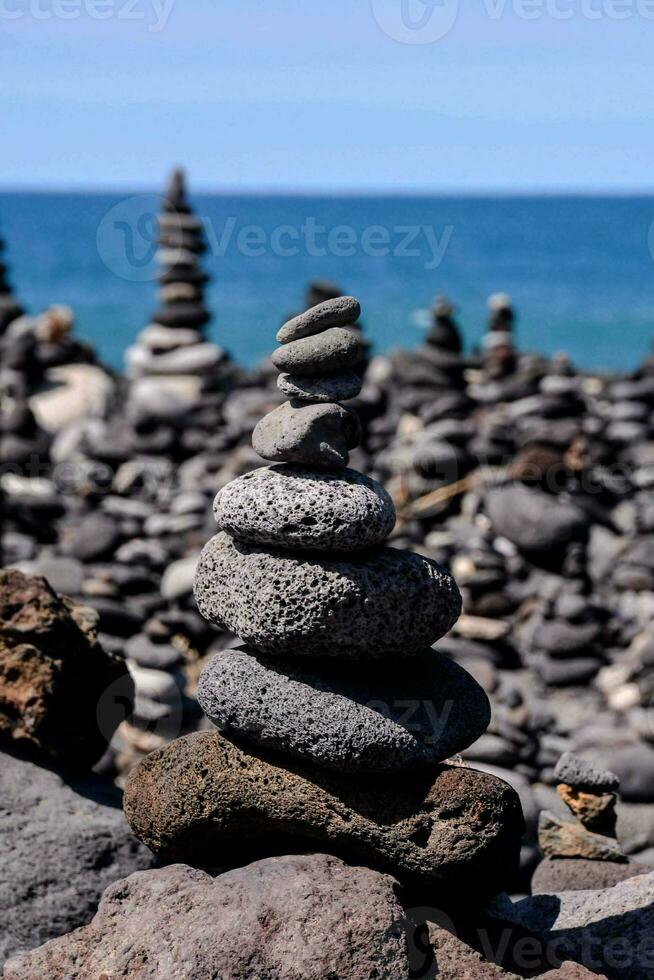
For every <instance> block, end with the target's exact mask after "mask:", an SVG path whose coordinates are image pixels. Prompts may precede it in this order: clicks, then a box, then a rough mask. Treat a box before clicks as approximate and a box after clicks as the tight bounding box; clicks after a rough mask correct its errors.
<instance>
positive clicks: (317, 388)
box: [277, 371, 361, 402]
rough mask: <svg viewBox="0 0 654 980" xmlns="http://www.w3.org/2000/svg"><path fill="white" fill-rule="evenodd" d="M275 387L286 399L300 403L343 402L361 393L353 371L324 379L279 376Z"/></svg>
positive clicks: (357, 376) (359, 384) (359, 383)
mask: <svg viewBox="0 0 654 980" xmlns="http://www.w3.org/2000/svg"><path fill="white" fill-rule="evenodd" d="M277 387H278V388H279V390H280V391H281V392H283V393H284V394H285V395H286V397H287V398H290V399H292V400H295V401H300V402H344V401H347V399H348V398H356V396H357V395H358V394H359V392H360V391H361V378H360V377H359V375H358V374H355V373H354V371H341V373H340V374H331V375H327V376H326V377H324V378H307V377H303V376H302V375H300V374H280V375H279V377H278V378H277Z"/></svg>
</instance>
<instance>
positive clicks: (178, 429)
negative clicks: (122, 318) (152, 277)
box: [125, 170, 233, 456]
mask: <svg viewBox="0 0 654 980" xmlns="http://www.w3.org/2000/svg"><path fill="white" fill-rule="evenodd" d="M158 245H159V248H158V251H157V256H156V257H157V260H158V261H159V263H160V266H161V273H160V275H159V287H160V288H159V300H160V306H159V308H158V309H157V310H156V311H155V312H154V313H153V314H152V318H151V322H150V324H149V325H148V326H147V327H146V328H145V329H144V330H142V331H141V333H140V334H139V335H138V338H137V342H136V344H134V345H133V346H132V347H130V348H129V349H128V350H127V352H126V355H125V357H126V363H127V373H128V375H129V376H130V377H131V378H132V379H133V381H132V384H131V386H130V391H129V402H130V410H131V416H132V420H133V422H134V427H135V434H134V441H135V445H134V448H135V449H136V450H138V451H143V452H155V453H158V452H169V453H173V454H174V453H175V452H177V453H179V454H180V455H182V456H186V455H189V454H191V453H193V452H196V451H198V449H200V448H202V447H204V446H206V440H207V431H206V430H207V429H209V428H212V429H214V430H215V428H216V422H217V421H220V408H221V405H222V402H223V400H224V395H225V391H226V390H229V388H230V387H231V383H232V381H233V367H232V365H231V362H230V360H229V358H228V356H227V354H226V353H225V351H224V350H223V349H222V348H221V347H219V346H218V345H217V344H214V343H211V342H209V341H207V340H206V338H205V336H204V328H205V327H206V325H207V324H208V323H209V321H210V319H211V315H210V313H209V311H208V309H207V307H206V305H205V301H204V290H205V286H206V284H207V282H208V281H209V276H208V274H207V273H206V272H205V271H204V269H203V268H202V266H201V256H202V254H203V253H204V252H205V251H206V243H205V240H204V234H203V230H202V222H201V220H200V219H199V218H198V217H196V215H194V214H193V211H192V208H191V205H190V203H189V201H188V198H187V194H186V182H185V178H184V174H183V172H182V171H181V170H175V171H174V172H173V174H172V177H171V180H170V183H169V186H168V189H167V191H166V193H165V196H164V202H163V205H162V212H161V214H160V215H159V219H158Z"/></svg>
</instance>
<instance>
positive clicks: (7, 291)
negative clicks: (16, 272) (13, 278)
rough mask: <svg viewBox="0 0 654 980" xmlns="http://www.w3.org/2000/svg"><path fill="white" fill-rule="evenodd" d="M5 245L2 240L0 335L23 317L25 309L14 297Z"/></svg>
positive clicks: (0, 245)
mask: <svg viewBox="0 0 654 980" xmlns="http://www.w3.org/2000/svg"><path fill="white" fill-rule="evenodd" d="M4 250H5V243H4V240H3V239H2V238H0V334H2V333H4V331H5V330H6V329H7V327H8V326H9V324H10V323H13V321H14V320H17V319H18V317H19V316H22V315H23V308H22V306H21V305H20V303H19V302H18V300H17V299H16V297H15V296H14V293H13V289H12V288H11V283H10V282H9V278H8V275H7V265H6V263H5V261H4V256H3V253H4Z"/></svg>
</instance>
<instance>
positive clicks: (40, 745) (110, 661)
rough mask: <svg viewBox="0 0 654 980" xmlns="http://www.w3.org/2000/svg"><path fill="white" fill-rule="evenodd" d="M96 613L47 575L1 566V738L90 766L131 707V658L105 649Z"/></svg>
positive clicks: (57, 758) (68, 762)
mask: <svg viewBox="0 0 654 980" xmlns="http://www.w3.org/2000/svg"><path fill="white" fill-rule="evenodd" d="M95 620H96V615H95V613H94V612H93V611H92V610H91V609H88V608H87V607H86V606H81V605H78V604H77V603H75V602H73V600H72V599H69V598H67V597H66V596H60V595H57V593H56V592H54V591H53V590H52V589H51V588H50V586H49V585H48V583H47V581H46V580H45V579H44V578H40V577H31V576H28V575H24V574H23V573H22V572H19V571H0V735H1V736H2V738H4V740H5V741H8V742H13V743H15V744H17V745H19V746H21V748H27V749H29V750H30V751H36V752H38V753H40V754H42V755H44V756H47V757H48V758H50V759H52V760H54V761H56V762H57V763H59V764H63V765H65V766H74V767H75V768H89V767H90V766H92V765H93V764H94V763H95V762H97V760H98V759H99V758H100V756H101V755H102V753H103V752H104V750H105V748H106V745H107V742H108V741H109V740H110V738H111V736H112V734H113V732H114V731H115V729H116V727H117V726H118V725H119V724H120V722H121V721H122V719H123V718H124V717H125V714H126V712H127V711H128V710H129V708H130V705H131V700H132V697H133V692H134V688H133V684H132V681H131V678H130V676H129V674H128V672H127V668H126V666H125V662H124V661H123V660H122V659H121V658H120V657H117V656H114V655H113V654H109V653H106V652H105V651H104V650H103V649H102V647H101V646H100V645H99V643H98V642H97V639H96V635H95Z"/></svg>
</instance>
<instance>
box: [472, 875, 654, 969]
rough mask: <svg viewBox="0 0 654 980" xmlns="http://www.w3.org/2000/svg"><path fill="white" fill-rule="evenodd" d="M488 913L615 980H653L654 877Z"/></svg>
mask: <svg viewBox="0 0 654 980" xmlns="http://www.w3.org/2000/svg"><path fill="white" fill-rule="evenodd" d="M487 911H488V912H489V913H490V915H491V916H492V917H494V918H497V919H501V920H502V921H503V922H509V923H512V924H514V925H517V926H519V927H521V928H524V929H527V930H528V931H529V932H531V933H534V934H535V935H536V936H538V937H539V938H541V939H543V940H544V941H545V942H547V943H551V944H552V945H553V947H554V946H555V948H556V953H557V955H558V956H559V957H561V958H568V959H572V960H576V961H577V962H580V963H583V964H584V966H587V967H588V968H589V969H591V970H594V971H595V972H600V973H606V974H607V975H608V976H609V977H610V978H612V980H613V978H615V980H623V978H624V980H651V978H652V975H653V973H654V950H653V948H652V933H653V932H654V872H651V873H650V874H643V875H639V876H638V877H636V878H628V879H627V880H626V881H621V882H619V883H618V884H616V885H614V886H613V887H612V888H601V889H594V890H590V889H588V890H580V891H562V892H554V893H552V894H547V895H532V896H531V897H529V898H524V899H522V901H518V902H512V901H511V899H510V898H509V897H508V896H507V895H501V896H499V897H498V898H496V899H494V900H493V902H492V903H491V904H490V906H489V907H488V909H487Z"/></svg>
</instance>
